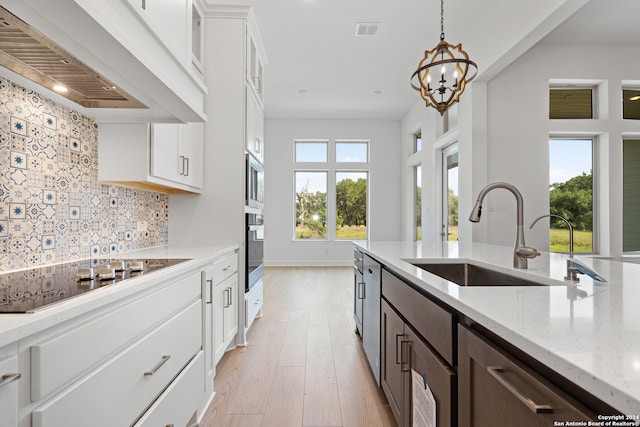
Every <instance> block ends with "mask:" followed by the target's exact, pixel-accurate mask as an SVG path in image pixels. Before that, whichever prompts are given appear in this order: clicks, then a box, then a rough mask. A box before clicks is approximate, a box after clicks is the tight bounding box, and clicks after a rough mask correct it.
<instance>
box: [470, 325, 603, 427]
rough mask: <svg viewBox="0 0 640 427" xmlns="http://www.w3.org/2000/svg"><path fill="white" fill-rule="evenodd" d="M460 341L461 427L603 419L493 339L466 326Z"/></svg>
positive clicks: (545, 424)
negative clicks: (490, 339)
mask: <svg viewBox="0 0 640 427" xmlns="http://www.w3.org/2000/svg"><path fill="white" fill-rule="evenodd" d="M458 336H459V340H460V344H459V345H458V348H459V349H460V365H459V367H458V375H459V396H458V405H459V421H460V426H463V427H490V426H496V425H503V424H504V422H505V420H518V426H522V427H527V426H532V427H534V426H535V427H538V426H552V425H554V421H557V420H571V421H576V422H578V421H589V420H590V421H594V420H597V414H596V413H594V412H592V411H591V410H589V409H587V408H585V407H584V406H583V405H582V404H580V403H579V402H577V401H576V400H574V399H573V398H572V397H571V396H569V395H568V394H566V393H564V392H563V391H561V390H560V389H559V388H557V387H556V386H554V385H553V384H551V383H550V382H548V381H547V380H545V379H544V378H542V377H541V376H540V375H538V374H537V373H536V372H535V371H533V370H532V369H530V368H528V367H527V366H525V365H523V364H521V363H520V362H519V361H517V360H516V359H514V358H512V357H511V356H510V355H509V354H508V353H506V352H504V351H503V350H501V349H500V348H498V347H497V346H495V344H493V343H492V342H490V341H489V340H487V339H485V338H484V337H481V336H480V335H478V334H476V333H474V332H472V331H470V330H468V329H466V328H465V327H464V326H462V325H460V326H459V331H458ZM578 425H580V424H579V423H578ZM584 425H586V423H585V424H584Z"/></svg>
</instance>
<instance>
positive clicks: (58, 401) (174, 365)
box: [32, 301, 204, 427]
mask: <svg viewBox="0 0 640 427" xmlns="http://www.w3.org/2000/svg"><path fill="white" fill-rule="evenodd" d="M201 346H202V307H201V304H200V301H196V302H194V303H192V304H191V305H189V306H188V307H187V308H185V309H184V310H182V311H181V312H180V313H178V314H177V315H175V316H174V317H172V318H171V319H170V320H168V321H167V322H165V323H163V324H162V325H160V326H159V327H158V328H157V329H155V330H154V331H153V332H151V333H150V334H149V335H147V336H146V337H144V338H142V339H141V340H139V341H137V342H136V343H135V344H133V345H132V346H131V347H129V348H127V349H126V350H125V351H123V352H122V353H120V354H118V355H117V356H116V357H114V358H113V359H111V360H109V361H108V362H107V363H105V364H104V365H103V366H101V367H99V368H98V369H96V370H95V371H94V372H93V373H91V374H90V375H88V376H86V377H84V378H82V379H81V380H80V381H79V382H78V383H76V384H74V385H73V386H71V387H70V388H68V389H67V390H65V391H63V392H62V393H60V394H59V395H57V396H55V397H54V398H53V399H51V400H50V401H48V402H46V403H45V404H44V405H42V406H40V407H38V408H36V409H35V410H34V411H33V418H32V421H33V426H34V427H57V426H72V425H73V426H76V425H77V426H89V425H90V426H96V427H97V426H120V425H130V424H131V423H132V422H133V421H135V420H136V419H137V418H138V417H139V416H140V414H141V413H142V412H144V410H145V409H146V408H147V407H148V406H149V405H150V404H151V403H152V402H153V400H154V399H155V398H156V396H158V395H159V394H160V393H161V392H162V390H164V388H165V387H166V386H167V385H168V384H169V383H170V382H171V380H172V379H173V378H175V376H176V375H177V374H178V373H179V372H180V371H181V370H182V369H183V368H184V367H185V366H186V365H187V363H188V362H189V361H190V360H191V359H192V358H193V356H194V355H195V354H196V353H198V351H200V350H201ZM167 356H169V357H168V358H167ZM199 372H200V374H201V375H202V374H203V372H204V369H202V370H200V371H199ZM200 390H201V391H202V390H204V388H201V389H200ZM198 404H199V402H197V401H196V402H194V406H195V407H197V405H198Z"/></svg>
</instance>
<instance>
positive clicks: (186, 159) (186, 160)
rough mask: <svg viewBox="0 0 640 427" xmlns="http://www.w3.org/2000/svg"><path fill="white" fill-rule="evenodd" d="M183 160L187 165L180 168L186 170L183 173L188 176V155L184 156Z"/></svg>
mask: <svg viewBox="0 0 640 427" xmlns="http://www.w3.org/2000/svg"><path fill="white" fill-rule="evenodd" d="M184 161H185V162H186V164H187V167H186V168H185V167H183V168H182V170H183V171H186V172H185V173H184V176H189V158H188V157H185V158H184Z"/></svg>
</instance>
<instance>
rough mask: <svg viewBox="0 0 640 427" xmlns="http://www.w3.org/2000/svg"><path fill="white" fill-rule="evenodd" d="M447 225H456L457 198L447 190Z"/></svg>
mask: <svg viewBox="0 0 640 427" xmlns="http://www.w3.org/2000/svg"><path fill="white" fill-rule="evenodd" d="M449 225H450V226H453V225H455V226H457V225H458V196H456V195H455V194H453V189H451V188H449Z"/></svg>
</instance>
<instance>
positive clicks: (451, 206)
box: [442, 144, 458, 241]
mask: <svg viewBox="0 0 640 427" xmlns="http://www.w3.org/2000/svg"><path fill="white" fill-rule="evenodd" d="M442 184H443V185H442V206H443V211H442V239H443V240H454V241H455V240H458V144H453V145H450V146H448V147H447V148H445V149H444V150H442Z"/></svg>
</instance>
